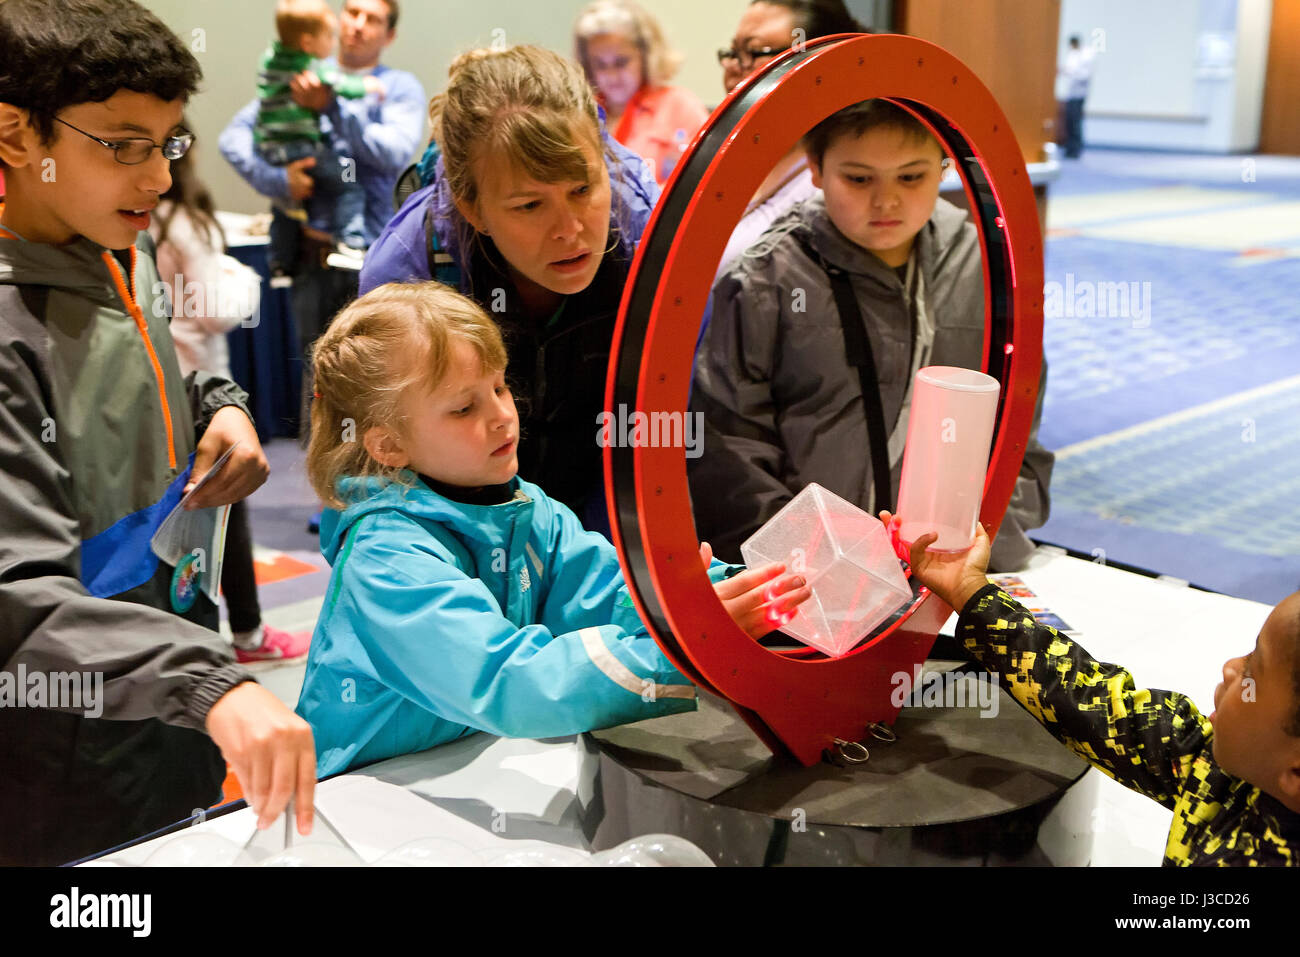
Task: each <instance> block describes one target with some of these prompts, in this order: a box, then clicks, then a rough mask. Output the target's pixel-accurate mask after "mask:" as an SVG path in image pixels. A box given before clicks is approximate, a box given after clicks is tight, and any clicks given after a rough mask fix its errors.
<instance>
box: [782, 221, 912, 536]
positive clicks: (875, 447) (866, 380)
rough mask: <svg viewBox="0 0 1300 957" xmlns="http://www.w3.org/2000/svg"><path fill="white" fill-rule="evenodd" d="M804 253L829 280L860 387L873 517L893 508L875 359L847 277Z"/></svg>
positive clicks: (813, 252) (848, 357) (808, 246)
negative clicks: (819, 267) (865, 428)
mask: <svg viewBox="0 0 1300 957" xmlns="http://www.w3.org/2000/svg"><path fill="white" fill-rule="evenodd" d="M799 242H800V243H801V244H802V245H803V248H804V252H806V253H807V254H808V257H809V258H810V259H811V260H812V261H813V262H815V263H820V264H821V267H822V269H824V270H826V275H827V276H828V277H830V281H831V293H832V294H833V295H834V296H835V309H836V311H837V312H838V313H839V316H840V325H841V327H842V328H843V330H844V354H845V356H844V357H845V361H846V362H847V363H848V364H849V365H851V366H854V367H855V368H856V369H857V370H858V381H859V383H860V384H861V386H862V409H863V412H864V413H865V414H866V420H867V444H868V446H869V448H870V450H871V480H872V484H873V490H874V495H873V497H872V500H871V502H870V503H869V508H868V510H869V511H870V512H871V513H872V514H874V513H875V512H876V511H878V510H879V509H882V508H890V509H891V510H892V508H893V500H894V496H893V491H892V486H893V481H892V478H891V474H890V473H891V471H892V470H891V469H890V466H889V446H888V438H887V436H888V435H889V433H888V432H887V431H886V430H885V409H884V403H883V402H882V401H881V398H880V381H879V379H878V378H877V375H876V359H875V355H874V354H873V353H872V350H871V337H870V336H869V335H868V334H867V327H866V325H865V324H864V323H863V321H862V312H861V310H860V309H858V299H857V296H855V295H854V294H853V284H852V282H850V281H849V276H848V273H846V272H845V271H844V270H842V269H840V268H839V267H837V266H832V265H830V264H829V263H827V262H826V261H825V260H823V259H822V257H821V256H820V255H818V253H817V251H816V250H815V249H813V248H812V244H811V243H809V242H808V241H807V240H806V239H802V238H801V239H800V240H799Z"/></svg>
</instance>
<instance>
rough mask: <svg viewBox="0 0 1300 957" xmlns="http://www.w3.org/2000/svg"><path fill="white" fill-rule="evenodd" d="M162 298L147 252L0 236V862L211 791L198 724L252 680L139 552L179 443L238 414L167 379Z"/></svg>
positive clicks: (173, 480) (141, 829)
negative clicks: (217, 417)
mask: <svg viewBox="0 0 1300 957" xmlns="http://www.w3.org/2000/svg"><path fill="white" fill-rule="evenodd" d="M147 240H148V236H147V235H145V234H142V241H147ZM162 295H163V293H162V287H161V283H159V280H158V272H157V269H156V268H155V267H154V262H153V260H152V259H151V258H150V257H149V255H148V254H147V252H141V253H137V251H136V249H135V248H134V247H132V248H131V249H130V250H121V251H118V252H109V251H108V250H105V249H103V248H102V247H100V246H97V245H95V244H94V243H92V242H91V241H90V240H87V239H84V238H83V239H78V240H76V241H75V242H73V243H70V244H68V245H66V246H52V245H47V244H44V243H30V242H24V241H22V240H20V239H17V238H16V237H14V236H13V234H11V233H8V232H7V231H5V230H3V229H0V820H2V821H4V822H5V824H4V826H3V827H0V864H58V863H63V862H66V861H69V860H73V859H76V858H79V857H82V856H85V855H87V854H90V853H93V852H95V851H99V850H104V849H107V848H108V847H111V846H113V845H115V844H119V843H122V842H123V841H126V840H128V839H130V838H134V837H138V836H140V835H142V834H145V833H147V832H149V831H151V830H154V829H156V828H158V827H161V826H162V825H164V824H169V823H171V822H174V821H177V820H181V819H183V818H186V817H188V816H189V815H190V813H191V812H192V811H193V810H194V809H195V808H201V807H207V806H209V805H211V804H213V803H215V802H216V801H217V800H218V799H219V798H220V795H221V781H222V778H223V777H224V776H225V762H223V761H222V760H221V754H220V752H219V751H218V749H217V747H216V745H215V744H213V743H212V740H211V739H210V738H209V737H208V736H207V734H206V733H205V732H204V725H205V720H206V717H207V713H208V710H209V709H210V708H211V707H212V705H213V704H214V703H215V702H216V701H217V700H218V699H219V698H220V697H221V696H222V695H223V694H225V693H226V692H227V691H229V690H230V689H231V688H232V687H234V686H235V685H237V684H238V683H240V682H241V681H246V680H249V678H250V677H251V676H250V675H249V673H248V672H247V671H246V670H245V669H244V668H243V667H241V666H239V665H237V664H236V663H235V662H234V659H233V656H232V653H231V651H230V646H229V645H228V644H227V643H226V642H225V641H224V640H223V639H222V638H221V636H220V635H219V634H217V633H216V630H215V629H216V627H217V623H218V622H217V617H218V616H217V608H216V607H215V606H214V605H213V604H212V603H211V602H210V601H209V600H208V599H207V597H206V596H204V595H202V594H200V595H199V596H198V599H197V600H196V601H195V603H194V605H193V606H192V607H191V608H190V609H189V610H188V611H186V612H185V613H183V614H177V613H175V612H173V611H172V607H171V598H170V590H171V586H172V582H173V573H174V569H173V568H172V567H170V566H168V565H166V564H164V563H163V562H161V561H160V560H158V559H157V558H156V557H155V556H153V555H152V553H151V551H150V548H149V539H150V538H151V537H152V534H153V532H154V531H155V530H156V529H157V528H158V525H159V524H160V523H161V521H162V519H163V518H164V517H165V516H166V514H167V513H168V511H169V510H170V508H171V507H173V506H174V505H175V504H176V502H177V501H179V498H180V493H181V489H182V487H183V485H184V483H185V480H186V478H187V476H188V474H189V467H190V463H191V457H192V456H193V454H194V450H195V444H196V438H197V434H201V433H202V431H203V429H205V428H206V426H207V424H208V422H209V421H210V420H211V417H212V416H213V414H214V413H215V412H216V411H217V410H218V409H220V408H222V407H224V406H228V405H236V406H239V407H240V408H243V409H244V411H245V412H247V409H246V408H245V407H244V399H245V395H244V393H243V391H242V390H240V389H239V388H238V387H237V386H236V385H234V383H232V382H229V381H228V380H226V379H223V378H220V377H216V376H212V375H208V374H206V373H202V372H199V373H192V374H191V375H190V376H188V377H187V378H184V379H183V378H182V377H181V373H180V368H179V367H178V365H177V362H176V355H175V351H174V349H173V347H172V343H171V337H170V335H169V333H168V319H167V316H168V312H167V308H166V304H165V301H163V300H161V299H160V297H161V296H162ZM78 679H80V680H78ZM56 685H57V686H58V690H59V692H60V693H59V694H56V693H55V690H56ZM19 686H21V687H19ZM41 686H44V687H45V688H46V690H45V692H44V693H43V694H42V695H39V696H38V695H37V694H35V693H34V692H35V691H37V690H38V688H39V687H41ZM97 686H98V692H96V687H97ZM74 688H75V689H76V691H77V692H79V694H72V693H71V692H72V691H73V689H74ZM92 698H93V700H88V699H92Z"/></svg>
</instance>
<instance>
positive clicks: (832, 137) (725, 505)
mask: <svg viewBox="0 0 1300 957" xmlns="http://www.w3.org/2000/svg"><path fill="white" fill-rule="evenodd" d="M804 147H805V149H806V150H807V152H808V156H809V162H810V166H811V168H812V172H813V182H814V184H815V185H816V186H818V187H819V188H820V189H821V190H822V191H823V192H822V194H821V195H817V196H814V197H812V198H811V199H809V200H806V201H805V202H803V203H801V204H800V205H798V206H796V207H794V208H793V209H792V210H791V211H790V212H788V213H787V214H785V215H784V216H783V217H782V218H781V219H779V220H777V221H776V223H774V224H773V225H772V227H771V228H770V229H768V231H767V232H766V233H764V234H763V236H762V237H761V238H760V239H759V240H758V242H757V243H755V244H754V245H753V246H751V247H750V248H749V249H748V250H747V251H746V252H745V254H744V255H742V256H741V257H740V258H739V259H738V260H737V261H736V263H735V264H734V265H733V266H732V267H731V268H730V269H729V270H728V271H727V272H726V273H724V274H723V275H722V277H721V278H720V279H719V280H718V282H717V283H716V284H715V285H714V288H713V309H712V320H711V321H710V323H709V325H708V327H707V329H706V330H705V332H704V335H703V338H702V341H701V345H700V351H699V354H698V355H697V357H696V366H695V382H694V388H693V390H692V398H691V403H692V407H693V408H694V409H695V410H696V411H700V412H703V413H704V416H705V419H706V422H707V426H706V431H707V433H708V434H707V435H706V438H705V442H704V450H703V455H702V456H701V457H700V458H698V459H696V460H695V461H694V462H693V464H692V468H691V472H690V481H691V493H692V496H693V497H694V499H695V501H696V502H708V503H710V504H709V508H708V509H697V512H696V524H697V527H698V531H699V534H700V537H701V538H703V539H705V540H707V541H709V542H711V543H712V544H713V546H714V548H715V550H716V552H717V554H718V555H719V556H721V557H723V558H724V559H727V560H734V559H738V558H739V546H740V543H741V542H743V541H744V540H745V539H746V538H748V537H749V536H750V535H751V534H753V533H754V532H755V531H756V530H757V529H758V528H759V527H760V526H762V524H763V523H764V522H766V521H767V520H768V519H769V518H771V517H772V516H773V515H774V514H776V512H777V511H778V510H779V509H780V508H781V507H782V506H783V505H785V504H786V503H787V502H788V501H789V500H790V499H791V498H793V497H794V495H795V494H796V493H797V492H799V491H800V490H801V489H802V488H803V487H804V486H806V485H807V484H808V483H809V482H817V483H819V484H821V485H823V486H825V487H826V488H828V489H830V490H831V491H832V492H834V493H835V494H837V495H839V496H841V497H843V498H845V499H847V500H848V501H850V502H854V503H856V504H857V505H859V506H860V507H861V508H863V509H865V510H867V511H868V512H875V511H878V510H879V509H880V508H882V507H884V506H885V505H892V504H893V499H894V497H895V496H896V495H897V493H898V480H899V475H900V472H901V469H902V457H903V445H904V443H905V441H906V438H907V412H908V408H909V407H910V398H911V396H910V390H911V383H912V378H913V375H914V374H915V372H916V370H917V369H918V368H920V367H922V366H927V365H950V366H962V367H965V368H969V369H979V368H980V364H981V360H982V358H983V349H984V276H983V270H982V265H981V260H980V245H979V236H978V234H977V233H976V230H975V226H974V225H973V224H972V223H971V222H970V220H969V218H968V217H967V215H966V213H965V212H964V211H962V210H959V209H957V208H956V207H954V206H953V205H951V204H950V203H947V202H945V201H944V200H941V199H939V198H938V195H939V180H940V177H941V176H942V173H943V168H944V167H945V166H946V165H947V162H948V161H947V160H946V159H945V157H944V154H943V150H942V148H941V147H940V146H939V143H938V141H936V140H935V138H934V137H933V136H932V135H931V134H930V132H929V131H928V130H927V129H926V128H925V127H924V126H923V125H922V124H921V123H920V122H919V121H918V120H916V118H915V117H913V116H912V115H911V114H910V113H908V112H907V111H906V110H903V109H902V108H901V107H898V106H895V105H894V104H892V103H890V102H888V101H885V100H866V101H864V102H862V103H857V104H854V105H853V106H850V107H847V108H846V109H844V110H841V111H840V112H838V113H836V114H834V115H833V116H830V117H828V118H827V119H826V120H823V121H822V122H821V123H820V124H818V125H817V126H816V127H815V128H814V129H813V130H812V131H811V132H810V133H809V134H808V135H807V136H806V137H805V138H804ZM845 280H847V286H844V285H843V284H844V283H845ZM836 283H840V284H841V285H842V288H845V289H851V295H852V300H853V301H855V302H856V305H857V310H858V312H859V313H860V315H861V317H862V320H861V321H862V324H863V325H865V327H866V332H867V335H868V336H869V339H870V345H871V352H872V354H873V356H874V366H875V372H876V379H877V390H878V393H879V405H880V406H881V408H882V410H883V422H884V429H883V430H884V431H885V432H886V439H885V441H886V445H887V453H888V459H889V464H890V472H891V474H890V477H889V478H890V481H889V489H890V493H889V497H890V501H889V502H888V503H881V502H877V501H875V499H876V497H877V496H876V491H875V488H876V482H875V479H874V477H873V474H872V460H871V455H869V454H868V449H869V443H868V428H869V424H868V423H869V418H868V405H867V404H866V403H864V402H863V384H862V377H860V376H859V373H858V369H857V367H856V366H854V365H850V363H849V361H848V356H847V353H846V348H845V333H844V326H843V325H842V322H841V315H840V311H839V309H838V308H837V299H836V295H835V284H836ZM847 318H848V319H849V320H850V321H855V320H854V317H852V316H849V317H847ZM1045 378H1046V372H1045V371H1044V381H1045ZM1041 411H1042V391H1041V390H1040V393H1039V404H1038V409H1037V411H1036V413H1035V420H1034V427H1033V431H1032V432H1031V435H1030V440H1029V444H1028V448H1027V450H1026V452H1025V458H1024V464H1023V466H1022V467H1021V472H1020V477H1019V480H1018V481H1017V483H1016V488H1015V491H1014V493H1013V495H1012V498H1011V503H1010V506H1009V507H1008V510H1007V515H1006V518H1005V519H1004V521H1003V524H1002V528H1001V531H1000V532H999V534H998V539H997V541H996V542H995V543H994V548H993V555H994V558H993V566H994V567H995V568H996V569H999V570H1009V569H1014V568H1019V567H1020V566H1021V565H1023V563H1024V562H1025V561H1026V560H1027V559H1028V557H1029V554H1030V553H1031V552H1032V550H1033V547H1034V546H1033V544H1032V543H1031V542H1030V541H1029V539H1028V538H1027V537H1026V535H1025V532H1026V530H1028V529H1031V528H1037V527H1038V526H1040V525H1042V524H1043V522H1045V521H1046V520H1047V512H1048V481H1049V479H1050V477H1051V471H1052V463H1053V456H1052V453H1051V452H1048V451H1047V450H1046V449H1044V448H1043V447H1042V446H1041V445H1039V443H1038V441H1037V438H1036V435H1037V431H1038V415H1039V414H1041ZM882 487H883V483H882Z"/></svg>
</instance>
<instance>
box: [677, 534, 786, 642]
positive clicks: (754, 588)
mask: <svg viewBox="0 0 1300 957" xmlns="http://www.w3.org/2000/svg"><path fill="white" fill-rule="evenodd" d="M700 558H701V559H703V561H704V568H705V570H706V571H707V570H708V568H709V565H710V563H711V562H712V561H713V549H712V548H711V547H710V545H709V543H708V542H703V543H701V545H700ZM785 572H786V567H785V565H784V564H782V563H780V562H774V563H773V564H770V565H762V566H760V567H758V568H749V569H746V570H745V571H743V572H741V573H740V574H739V575H735V576H733V577H731V578H727V579H724V580H722V581H720V582H718V583H717V584H716V585H714V586H713V590H714V591H715V592H717V593H718V598H719V599H720V600H721V601H722V607H723V608H725V609H727V614H729V615H730V616H731V618H732V620H733V621H735V623H736V624H737V625H739V626H740V627H741V630H742V631H744V632H745V634H747V635H749V637H751V638H754V639H758V638H762V637H763V636H764V635H766V634H767V633H768V632H772V631H775V630H776V629H778V628H780V627H781V626H782V625H784V624H785V623H786V622H788V621H789V620H790V619H791V618H793V617H794V615H795V609H796V608H798V607H799V606H800V605H801V604H803V603H804V602H805V601H807V600H808V599H809V598H811V597H812V589H811V588H810V587H809V586H808V583H807V582H806V581H805V580H804V578H803V576H802V575H792V576H789V577H787V578H781V576H782V575H784V574H785ZM776 579H780V580H779V581H777V580H776Z"/></svg>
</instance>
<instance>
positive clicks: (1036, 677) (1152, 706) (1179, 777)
mask: <svg viewBox="0 0 1300 957" xmlns="http://www.w3.org/2000/svg"><path fill="white" fill-rule="evenodd" d="M957 638H958V640H959V641H961V642H962V644H963V645H964V646H965V648H966V650H967V651H969V652H970V653H971V654H972V655H973V656H974V657H975V658H976V659H978V660H979V661H980V663H981V664H983V665H984V666H985V667H986V668H988V669H989V671H991V672H993V673H994V674H996V675H997V676H998V679H999V681H1000V682H1001V684H1002V687H1003V688H1005V689H1006V691H1007V693H1008V694H1010V695H1011V696H1012V697H1013V698H1015V699H1016V701H1018V702H1019V703H1020V705H1021V706H1022V707H1023V708H1024V709H1025V710H1026V711H1028V712H1029V713H1030V714H1031V715H1033V716H1034V717H1035V718H1037V719H1038V720H1039V722H1041V723H1042V725H1043V727H1045V728H1046V729H1047V730H1048V731H1050V732H1051V733H1052V735H1053V736H1055V737H1056V739H1057V740H1058V741H1060V742H1061V743H1062V744H1064V745H1065V746H1066V747H1068V748H1069V749H1070V750H1071V751H1073V752H1074V753H1075V754H1078V755H1079V756H1080V757H1082V758H1083V759H1085V760H1086V761H1088V762H1089V763H1090V764H1092V765H1094V766H1096V767H1097V768H1099V769H1101V770H1102V771H1103V772H1104V773H1106V774H1108V775H1110V776H1111V777H1112V778H1114V779H1115V780H1116V781H1118V782H1120V783H1121V784H1123V785H1124V786H1125V787H1130V788H1132V789H1133V790H1135V791H1138V792H1139V793H1141V794H1145V795H1146V796H1147V797H1150V798H1153V799H1154V800H1156V801H1159V802H1160V803H1161V804H1163V805H1164V806H1165V807H1168V808H1173V806H1174V802H1175V800H1176V798H1177V795H1178V793H1179V791H1180V790H1181V789H1182V785H1183V782H1184V781H1185V779H1186V778H1187V775H1188V774H1189V773H1190V772H1191V768H1192V764H1193V762H1194V760H1195V758H1196V756H1197V755H1198V754H1199V753H1200V752H1201V751H1202V749H1204V748H1205V747H1206V746H1207V743H1208V738H1209V735H1210V734H1211V733H1212V732H1211V729H1210V724H1209V722H1208V721H1207V720H1206V719H1205V718H1203V717H1202V716H1201V714H1200V712H1199V711H1197V710H1196V706H1195V705H1194V704H1193V703H1192V701H1191V699H1189V698H1187V697H1186V696H1185V695H1181V694H1176V693H1174V692H1169V691H1151V690H1147V689H1140V688H1135V687H1134V685H1133V676H1132V675H1130V674H1129V673H1128V672H1127V671H1125V670H1124V669H1123V668H1120V667H1119V666H1118V665H1109V664H1103V663H1101V662H1098V661H1095V660H1094V659H1093V658H1092V657H1091V656H1090V655H1089V654H1088V653H1087V652H1086V651H1085V650H1084V649H1083V648H1081V647H1079V646H1078V645H1077V644H1075V643H1074V642H1073V641H1071V640H1070V639H1068V638H1066V637H1065V636H1064V635H1062V634H1060V633H1059V632H1058V631H1057V630H1056V629H1055V628H1050V627H1048V626H1046V625H1042V624H1039V623H1038V622H1037V621H1035V620H1034V617H1033V615H1031V614H1030V613H1029V611H1028V610H1027V609H1026V608H1024V607H1023V606H1022V605H1020V604H1019V603H1018V602H1016V601H1015V600H1014V599H1012V598H1010V597H1009V596H1008V595H1006V594H1005V593H1004V592H1003V591H1002V590H1001V589H999V588H998V587H997V586H996V585H992V584H990V585H989V586H987V587H986V588H983V589H981V590H980V591H979V592H977V593H976V594H975V595H974V596H973V597H972V598H971V599H970V601H968V602H967V603H966V607H965V608H964V609H962V613H961V617H960V618H959V620H958V622H957Z"/></svg>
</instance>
